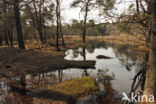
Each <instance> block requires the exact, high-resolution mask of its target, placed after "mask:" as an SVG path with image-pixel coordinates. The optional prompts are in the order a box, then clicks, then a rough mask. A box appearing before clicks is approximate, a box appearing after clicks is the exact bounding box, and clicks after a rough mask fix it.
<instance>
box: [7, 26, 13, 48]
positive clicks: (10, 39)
mask: <svg viewBox="0 0 156 104" xmlns="http://www.w3.org/2000/svg"><path fill="white" fill-rule="evenodd" d="M8 38H9V41H10V46H11V47H13V32H12V25H11V26H10V30H8Z"/></svg>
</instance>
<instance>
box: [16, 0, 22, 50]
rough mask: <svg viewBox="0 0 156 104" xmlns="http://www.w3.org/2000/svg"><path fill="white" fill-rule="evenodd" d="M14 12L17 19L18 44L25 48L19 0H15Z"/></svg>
mask: <svg viewBox="0 0 156 104" xmlns="http://www.w3.org/2000/svg"><path fill="white" fill-rule="evenodd" d="M14 14H15V20H16V31H17V40H18V46H19V48H21V49H25V46H24V41H23V34H22V27H21V19H20V11H19V0H14Z"/></svg>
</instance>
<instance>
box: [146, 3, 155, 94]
mask: <svg viewBox="0 0 156 104" xmlns="http://www.w3.org/2000/svg"><path fill="white" fill-rule="evenodd" d="M150 41H151V42H150V52H149V60H148V63H149V65H150V67H149V68H148V70H147V72H146V81H145V91H144V94H145V95H148V96H149V95H154V96H155V97H156V0H152V34H151V39H150Z"/></svg>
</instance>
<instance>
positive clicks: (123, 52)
mask: <svg viewBox="0 0 156 104" xmlns="http://www.w3.org/2000/svg"><path fill="white" fill-rule="evenodd" d="M143 54H144V53H141V52H138V51H136V50H135V49H134V47H130V46H124V45H122V46H121V45H116V44H108V43H105V42H97V41H89V42H87V45H86V47H79V48H76V49H69V50H67V51H66V52H65V55H66V56H65V57H64V58H65V59H66V60H84V61H86V60H95V61H96V65H95V69H77V68H71V69H60V70H57V71H53V72H48V73H39V74H36V75H26V76H23V77H20V78H19V77H18V78H13V80H14V81H16V83H22V82H21V80H24V81H25V83H23V84H24V85H25V86H26V88H27V89H31V90H33V91H36V90H35V89H42V88H45V86H46V87H47V86H51V85H54V84H56V83H59V82H62V81H66V80H70V79H75V78H80V77H82V76H91V77H93V78H95V79H96V83H97V85H98V86H99V88H100V91H99V93H98V94H96V95H89V96H85V97H82V98H80V99H78V100H77V104H108V103H109V104H120V99H121V97H122V92H126V93H129V92H130V90H131V86H132V82H133V78H134V76H135V75H136V73H137V72H139V71H140V69H141V68H142V62H141V61H139V60H138V59H137V57H140V58H142V57H143ZM98 55H104V56H107V57H111V59H98V58H97V56H98ZM8 83H12V82H4V81H1V83H0V86H1V88H0V104H17V103H16V102H18V104H34V103H35V97H32V96H29V97H27V96H26V95H29V94H30V92H27V91H26V90H24V91H23V90H22V92H24V95H25V96H23V95H21V94H18V93H19V92H21V90H17V89H18V88H14V87H13V88H12V87H10V86H8ZM16 83H14V84H16ZM13 89H16V90H13ZM8 100H9V101H8Z"/></svg>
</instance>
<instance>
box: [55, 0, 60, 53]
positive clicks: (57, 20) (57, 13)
mask: <svg viewBox="0 0 156 104" xmlns="http://www.w3.org/2000/svg"><path fill="white" fill-rule="evenodd" d="M56 3H57V5H56V17H57V19H56V22H57V33H56V48H57V50H58V51H59V50H60V49H59V40H58V39H59V11H58V10H59V0H56Z"/></svg>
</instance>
